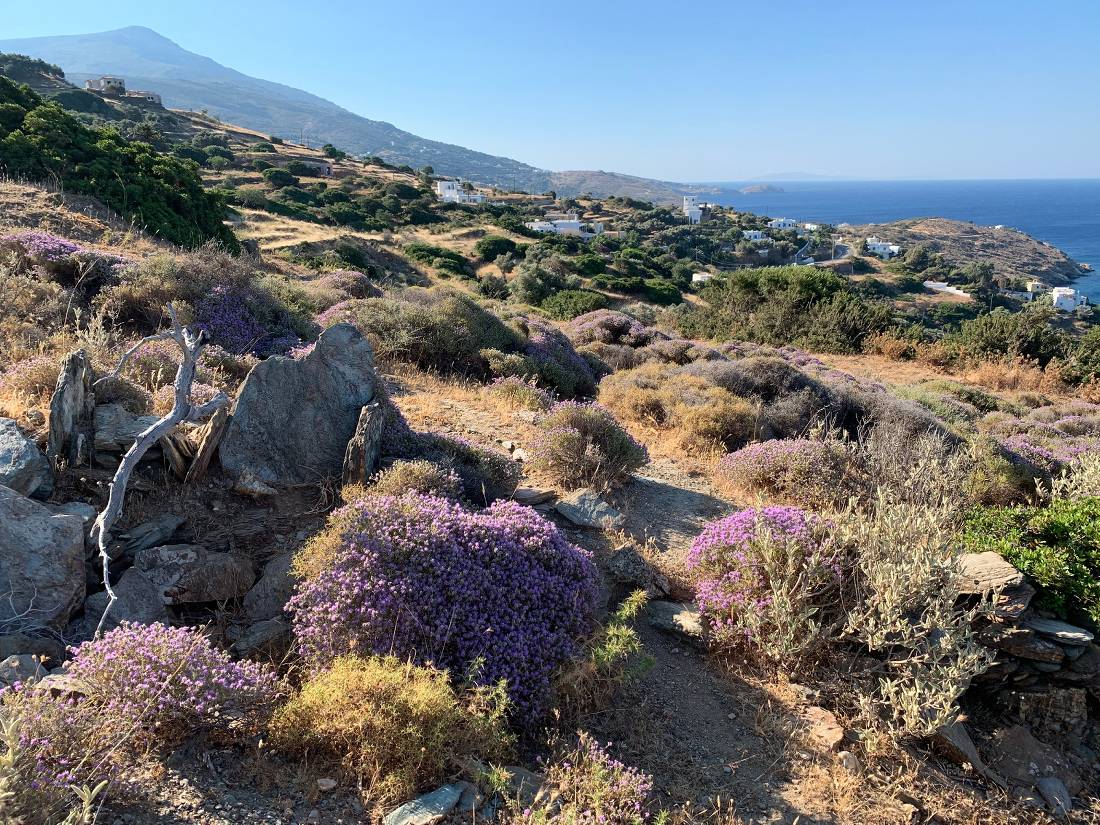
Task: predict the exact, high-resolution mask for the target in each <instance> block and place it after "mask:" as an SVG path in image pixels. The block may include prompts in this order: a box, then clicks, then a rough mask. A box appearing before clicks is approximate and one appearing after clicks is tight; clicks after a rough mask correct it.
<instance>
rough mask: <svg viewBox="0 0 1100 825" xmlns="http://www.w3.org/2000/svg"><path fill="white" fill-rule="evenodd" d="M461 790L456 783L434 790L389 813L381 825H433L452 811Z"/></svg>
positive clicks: (461, 787) (460, 795)
mask: <svg viewBox="0 0 1100 825" xmlns="http://www.w3.org/2000/svg"><path fill="white" fill-rule="evenodd" d="M463 790H464V788H463V786H462V785H460V784H459V783H457V782H455V783H452V784H450V785H444V786H443V787H442V788H436V789H435V790H434V791H432V792H431V793H426V794H424V795H423V796H420V797H417V798H416V799H414V800H412V801H411V802H406V803H405V804H404V805H402V806H401V807H400V808H398V809H397V810H394V811H390V813H388V814H386V816H385V817H383V819H382V825H435V823H437V822H441V821H442V820H443V818H444V817H445V816H447V814H449V813H450V812H451V811H452V810H454V807H455V806H456V805H457V804H458V800H459V799H461V798H462V791H463Z"/></svg>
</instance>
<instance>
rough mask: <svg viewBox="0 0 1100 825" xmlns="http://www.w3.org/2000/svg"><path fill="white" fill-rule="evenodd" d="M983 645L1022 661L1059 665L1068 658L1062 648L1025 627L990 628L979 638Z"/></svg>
mask: <svg viewBox="0 0 1100 825" xmlns="http://www.w3.org/2000/svg"><path fill="white" fill-rule="evenodd" d="M978 638H979V639H981V641H982V643H983V644H985V645H988V646H989V647H992V648H995V649H996V650H1001V651H1004V652H1005V653H1008V654H1010V655H1012V656H1018V657H1019V658H1021V659H1029V660H1031V661H1035V662H1050V663H1052V664H1058V663H1060V662H1061V661H1062V660H1063V659H1065V658H1066V654H1065V651H1063V650H1062V648H1061V647H1059V646H1058V645H1056V644H1054V643H1053V642H1048V641H1047V640H1046V639H1041V638H1039V636H1038V635H1036V633H1035V631H1033V630H1031V629H1029V628H1024V627H999V626H998V627H990V628H986V629H985V630H983V631H982V632H981V633H980V634H979V636H978Z"/></svg>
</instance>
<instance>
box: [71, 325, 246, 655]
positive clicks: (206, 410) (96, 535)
mask: <svg viewBox="0 0 1100 825" xmlns="http://www.w3.org/2000/svg"><path fill="white" fill-rule="evenodd" d="M167 309H168V317H169V318H170V319H171V321H172V329H171V330H168V331H165V332H161V333H158V334H157V335H150V336H148V337H147V338H145V339H143V340H142V341H140V342H138V343H137V344H135V345H134V346H133V347H131V348H130V349H129V350H127V352H126V353H125V354H124V355H123V356H122V358H121V360H120V361H119V363H118V366H116V367H115V369H114V370H113V371H112V372H111V373H110V374H109V375H106V376H104V377H103V378H101V379H99V380H100V381H105V380H107V379H108V378H114V377H117V376H118V375H119V373H120V372H121V371H122V368H123V367H124V366H125V365H126V361H127V360H128V359H129V358H130V357H131V356H132V355H133V354H134V353H135V352H137V351H138V350H139V349H140V348H141V347H142V345H144V344H147V343H150V342H151V341H165V340H172V341H175V342H176V344H178V345H179V348H180V352H181V354H182V356H183V358H182V360H181V361H180V365H179V368H178V369H177V370H176V381H175V384H174V388H175V398H174V401H173V403H172V409H171V410H169V412H168V413H167V414H166V415H165V416H163V417H162V418H161V419H160V420H158V421H157V422H156V423H154V424H152V425H150V426H149V427H148V428H147V429H145V430H144V431H143V432H142V433H141V434H140V435H139V436H138V438H137V440H136V441H135V442H134V443H133V444H132V445H131V446H130V449H129V450H127V451H126V454H125V455H124V456H123V457H122V462H121V463H120V464H119V465H118V469H117V470H116V471H115V475H114V480H112V481H111V492H110V494H109V495H108V497H107V506H106V507H104V508H103V511H102V512H101V513H100V514H99V516H98V517H97V518H96V520H95V524H94V525H93V526H92V531H91V538H92V540H93V541H95V543H96V546H97V547H98V548H99V556H100V559H101V560H102V562H103V586H104V588H105V589H106V591H107V606H106V608H105V609H104V611H103V615H102V616H101V617H100V619H99V624H98V625H97V626H96V631H95V635H96V636H98V635H99V634H100V632H101V631H102V629H103V625H104V623H105V622H106V620H107V616H108V614H109V613H110V612H111V605H112V604H114V602H115V598H116V596H115V593H114V590H113V589H112V588H111V581H110V577H109V575H108V567H109V565H110V563H111V557H110V554H109V553H108V543H109V541H110V532H111V527H112V526H113V525H114V523H115V522H116V521H118V518H119V516H121V515H122V505H123V501H124V499H125V497H126V485H127V484H128V483H129V481H130V476H131V474H132V473H133V472H134V469H135V468H136V467H137V465H138V462H139V461H141V458H142V456H143V455H145V452H146V451H147V450H148V449H149V448H150V447H152V446H153V445H154V444H156V443H157V442H158V441H159V440H160V439H161V438H162V437H163V436H165V435H167V434H168V433H170V432H171V431H172V429H173V428H174V427H175V426H176V425H177V424H180V423H182V422H184V421H202V420H203V419H205V418H207V417H208V416H209V415H211V414H212V413H214V412H215V411H216V410H218V409H220V408H221V407H224V406H225V405H226V404H228V403H229V398H228V396H226V394H225V393H223V392H219V393H218V394H217V395H216V396H215V397H214V398H212V399H210V400H209V401H207V402H206V403H205V404H197V405H194V404H192V403H191V385H192V383H193V382H194V380H195V369H196V366H197V361H198V357H199V354H200V353H201V352H202V348H203V347H204V346H205V344H206V336H205V334H204V333H201V332H200V333H195V332H193V331H191V330H190V329H188V328H186V327H184V326H182V325H181V324H180V322H179V319H178V318H177V317H176V311H175V309H173V307H172V305H171V304H169V305H168V307H167ZM96 383H99V382H98V381H97V382H96Z"/></svg>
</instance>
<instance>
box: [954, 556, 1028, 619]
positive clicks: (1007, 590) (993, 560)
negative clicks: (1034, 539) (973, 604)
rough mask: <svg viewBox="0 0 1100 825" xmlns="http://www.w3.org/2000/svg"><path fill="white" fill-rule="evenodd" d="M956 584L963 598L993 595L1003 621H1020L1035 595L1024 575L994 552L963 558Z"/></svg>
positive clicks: (996, 608) (997, 612)
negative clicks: (1017, 619) (964, 596)
mask: <svg viewBox="0 0 1100 825" xmlns="http://www.w3.org/2000/svg"><path fill="white" fill-rule="evenodd" d="M957 584H958V588H959V592H960V593H962V594H964V595H980V596H985V595H992V597H993V612H994V615H996V616H997V617H998V618H1001V619H1016V618H1019V616H1020V615H1021V614H1022V613H1023V612H1024V611H1025V610H1027V607H1028V605H1029V604H1030V603H1031V597H1032V596H1034V595H1035V588H1034V587H1032V586H1031V585H1030V584H1029V583H1028V581H1027V579H1026V578H1025V577H1024V574H1023V573H1021V572H1020V571H1019V570H1017V569H1016V568H1015V567H1013V566H1012V565H1011V564H1009V563H1008V562H1007V561H1005V560H1004V559H1003V558H1001V556H1000V555H998V554H997V553H994V552H993V551H992V550H989V551H986V552H984V553H967V554H964V555H963V556H962V557H960V559H959V572H958V580H957Z"/></svg>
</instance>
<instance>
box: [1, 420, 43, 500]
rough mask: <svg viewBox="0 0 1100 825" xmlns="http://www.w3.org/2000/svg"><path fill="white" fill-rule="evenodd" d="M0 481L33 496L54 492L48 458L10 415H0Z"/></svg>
mask: <svg viewBox="0 0 1100 825" xmlns="http://www.w3.org/2000/svg"><path fill="white" fill-rule="evenodd" d="M0 484H2V485H4V486H5V487H10V488H11V489H12V490H15V492H17V493H20V494H21V495H24V496H32V497H34V498H46V497H47V496H49V494H50V493H51V492H53V473H52V472H50V462H48V461H47V460H46V456H44V455H42V452H41V451H40V450H39V449H38V445H37V444H35V443H34V442H33V441H31V440H30V439H29V438H27V437H26V436H25V435H23V431H22V430H20V429H19V426H18V425H17V424H16V423H15V422H14V421H12V420H11V419H10V418H0Z"/></svg>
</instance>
